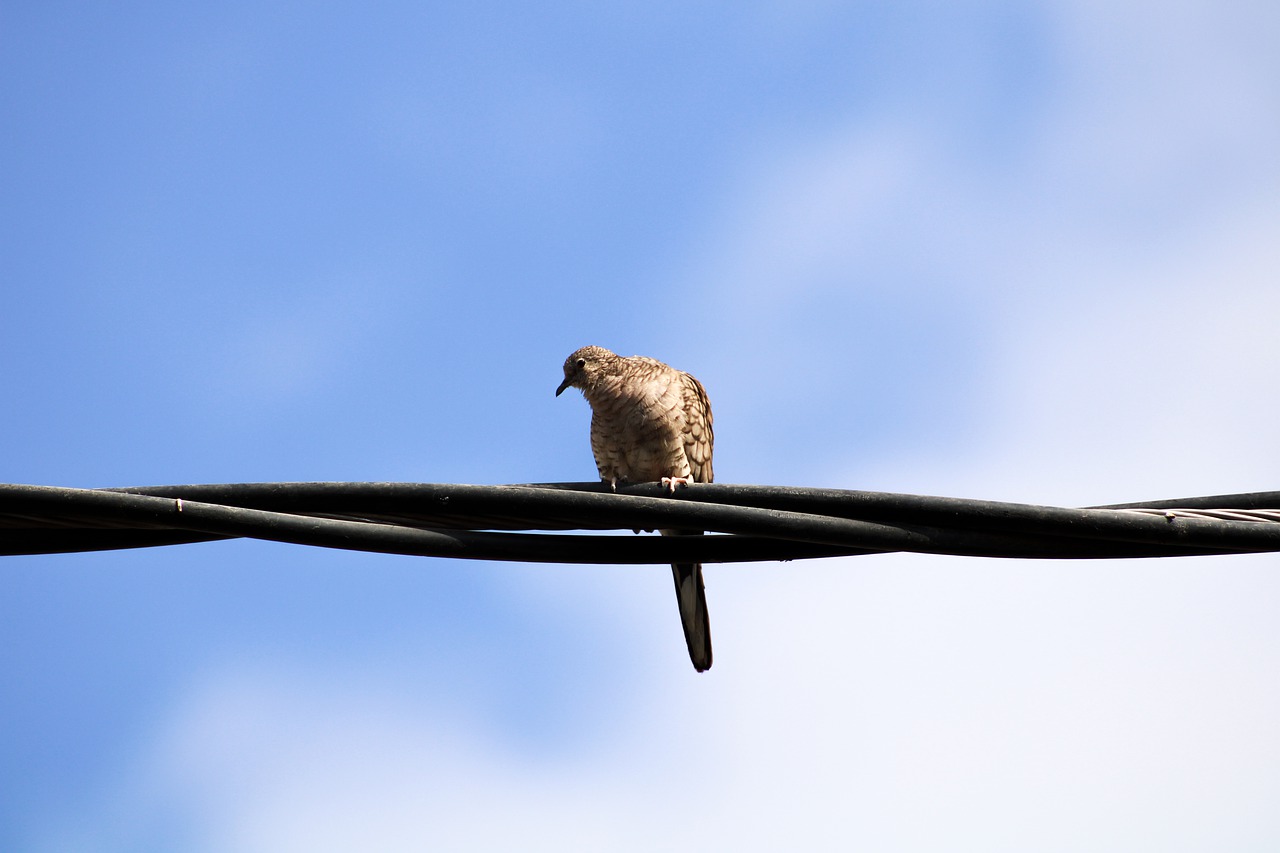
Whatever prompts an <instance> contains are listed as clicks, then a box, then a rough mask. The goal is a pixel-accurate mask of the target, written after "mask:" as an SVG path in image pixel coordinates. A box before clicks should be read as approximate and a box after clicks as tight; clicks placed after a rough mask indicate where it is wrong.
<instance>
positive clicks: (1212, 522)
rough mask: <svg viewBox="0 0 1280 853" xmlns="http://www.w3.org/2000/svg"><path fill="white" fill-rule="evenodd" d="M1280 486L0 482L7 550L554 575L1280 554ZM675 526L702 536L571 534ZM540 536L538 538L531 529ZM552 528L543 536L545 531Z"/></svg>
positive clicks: (2, 542) (0, 530) (2, 539)
mask: <svg viewBox="0 0 1280 853" xmlns="http://www.w3.org/2000/svg"><path fill="white" fill-rule="evenodd" d="M1277 521H1280V492H1261V493H1253V494H1243V495H1217V496H1208V497H1198V498H1181V499H1175V500H1161V501H1148V502H1144V503H1140V504H1123V505H1113V506H1108V507H1091V508H1069V507H1049V506H1035V505H1029V504H1017V503H1007V502H999V501H983V500H973V499H967V498H944V497H930V496H923V495H901V494H892V493H886V492H865V491H847V490H839V489H812V488H800V487H783V486H753V485H732V484H722V483H717V484H696V485H693V486H689V487H686V488H681V489H679V490H677V491H676V492H675V493H674V494H670V493H667V492H665V491H664V490H663V489H662V487H661V486H659V485H658V484H656V483H646V484H639V485H634V486H626V487H620V488H619V489H618V491H617V493H612V492H610V490H609V488H608V486H606V485H604V484H600V483H541V484H526V485H509V486H474V485H459V484H438V483H241V484H215V485H187V486H154V487H146V488H129V489H68V488H56V487H52V486H24V485H0V555H17V554H51V553H68V552H77V551H97V550H110V549H118V548H140V547H154V546H162V545H176V544H184V543H193V542H203V541H211V540H217V539H228V538H253V539H267V540H273V541H279V542H291V543H295V544H299V545H315V546H322V547H328V548H345V549H350V550H358V551H374V552H382V553H393V554H409V555H417V556H433V557H454V558H463V559H480V560H509V561H520V562H554V563H596V564H625V563H631V564H634V563H671V562H677V561H697V562H704V563H724V562H750V561H768V560H796V559H811V558H817V557H834V556H842V555H858V554H870V553H882V552H890V551H915V552H922V553H931V554H953V555H964V556H983V557H1022V558H1048V559H1108V558H1120V557H1171V556H1194V555H1205V554H1227V553H1257V552H1269V551H1280V524H1277V523H1276V522H1277ZM657 528H678V529H692V530H705V531H707V532H709V533H713V534H718V535H710V536H702V537H665V538H664V537H656V536H653V537H649V536H634V535H631V534H627V535H613V536H601V535H590V536H586V535H581V534H573V533H567V532H566V531H575V530H576V531H603V530H653V529H657ZM531 531H539V532H531ZM546 531H551V532H546Z"/></svg>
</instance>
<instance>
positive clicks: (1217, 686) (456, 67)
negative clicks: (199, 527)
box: [0, 0, 1280, 853]
mask: <svg viewBox="0 0 1280 853" xmlns="http://www.w3.org/2000/svg"><path fill="white" fill-rule="evenodd" d="M1278 41H1280V7H1278V6H1277V5H1276V4H1275V3H1273V2H1266V1H1265V0H1257V2H1252V1H1251V0H1203V2H1201V1H1200V0H1183V2H1175V3H1151V2H1129V3H1123V4H1115V3H1098V2H1091V1H1090V0H1061V2H1041V3H1034V2H1032V3H1011V2H1000V0H987V2H956V3H949V4H941V3H919V2H901V3H893V4H877V3H840V2H824V0H800V2H795V0H792V2H786V3H779V2H767V0H759V1H758V2H746V3H742V4H734V5H729V4H711V3H678V4H677V3H662V2H658V3H646V4H631V3H616V4H598V3H573V2H565V3H551V4H538V5H536V6H533V5H529V4H514V3H500V2H477V3H469V4H435V3H425V4H424V3H403V2H396V0H388V2H371V3H369V2H366V3H361V4H348V3H329V4H302V3H296V2H291V0H266V2H263V0H254V2H252V3H248V2H231V3H223V4H172V3H154V2H124V3H112V4H86V3H71V2H58V0H53V2H41V3H30V2H10V3H6V4H4V5H3V6H0V161H2V162H3V165H4V168H3V169H0V281H2V282H3V291H2V292H0V293H2V295H0V305H3V310H0V358H2V359H3V364H4V365H5V369H4V370H3V371H0V383H2V385H0V393H2V394H3V398H4V400H5V417H4V418H3V419H2V420H0V447H3V449H4V450H3V452H2V453H0V481H6V482H12V483H31V484H41V485H57V486H75V487H104V486H132V485H159V484H181V483H217V482H250V481H286V480H299V481H318V480H336V481H415V482H438V483H520V482H547V481H580V480H588V479H591V478H593V477H594V475H595V469H594V465H593V463H592V460H591V454H590V450H589V445H588V442H587V430H588V422H589V410H588V408H587V406H586V404H585V402H584V401H583V400H582V399H581V398H580V397H579V396H578V395H577V394H566V395H563V396H561V397H560V398H556V397H554V396H553V391H554V389H555V387H556V385H557V384H558V383H559V381H560V379H561V374H560V366H561V364H562V362H563V360H564V358H565V356H567V355H568V354H569V353H570V352H572V351H573V350H574V349H576V348H577V347H579V346H582V345H585V344H599V345H602V346H606V347H609V348H611V349H613V350H615V351H618V352H620V353H622V354H632V353H638V354H643V355H649V356H653V357H657V358H660V359H662V360H664V361H667V362H669V363H670V364H672V365H674V366H676V367H678V368H680V369H683V370H688V371H690V372H692V373H694V374H695V375H696V376H698V378H699V379H701V380H702V382H703V384H704V385H705V386H706V388H707V390H708V393H709V396H710V399H711V401H712V405H713V408H714V411H715V415H716V436H717V439H718V441H717V444H716V465H715V468H716V473H717V476H718V479H719V481H720V482H729V483H756V484H773V485H799V486H824V487H837V488H850V489H870V490H883V491H895V492H907V493H916V494H936V495H951V496H957V497H972V498H984V499H993V500H1011V501H1020V502H1028V503H1043V504H1050V505H1058V506H1078V505H1088V504H1101V503H1112V502H1122V501H1140V500H1144V499H1157V498H1173V497H1180V496H1191V495H1204V494H1222V493H1233V492H1246V491H1263V490H1273V489H1280V443H1277V442H1276V441H1275V439H1274V436H1275V429H1276V423H1277V420H1278V417H1280V406H1278V404H1277V402H1276V397H1275V394H1274V393H1272V390H1273V389H1274V387H1275V375H1276V365H1277V363H1280V342H1278V339H1277V335H1276V333H1275V325H1276V318H1277V317H1278V316H1280V288H1277V287H1276V286H1275V284H1276V279H1277V273H1278V272H1280V53H1278V52H1277V51H1276V50H1275V44H1276V43H1277V42H1278ZM1278 567H1280V564H1278V563H1277V558H1276V557H1274V556H1270V555H1252V556H1235V557H1216V558H1189V559H1182V560H1175V559H1161V560H1148V561H1136V560H1130V561H1102V562H1088V563H1085V562H1054V561H997V560H981V559H971V558H951V557H940V556H920V555H906V554H896V555H878V556H868V557H858V558H847V559H833V560H822V561H799V562H791V563H760V564H749V565H723V566H708V567H707V570H706V575H707V585H708V598H709V603H710V612H711V622H712V626H713V629H712V633H713V637H714V641H715V650H716V659H715V660H716V663H715V666H714V667H713V668H712V669H711V670H710V671H709V672H707V673H705V674H701V675H699V674H697V673H695V672H694V671H693V669H692V667H691V666H690V665H689V662H688V660H687V657H686V655H685V650H684V643H683V639H682V636H681V633H680V629H679V622H678V617H677V613H676V608H675V602H674V601H673V600H672V597H673V596H672V592H671V582H670V578H669V575H668V570H667V569H666V568H665V567H661V566H657V567H645V566H628V567H600V566H555V565H550V566H546V565H539V566H534V565H520V564H489V563H478V562H465V561H449V560H433V559H420V558H410V557H397V556H387V555H371V554H357V553H348V552H340V551H333V550H322V549H308V548H303V547H299V546H289V545H281V544H273V543H262V542H246V541H237V542H220V543H206V544H198V545H187V546H180V547H173V548H161V549H149V550H138V551H126V552H115V553H99V554H78V555H65V556H39V557H7V558H4V559H3V560H0V685H3V687H0V766H3V767H5V768H6V770H5V772H4V773H3V774H2V775H0V849H5V850H18V851H37V853H43V852H44V851H62V850H96V851H126V850H127V851H169V850H183V851H196V853H203V852H204V851H210V852H212V851H237V852H239V851H249V853H253V851H349V850H350V851H353V850H371V849H374V850H385V851H409V850H424V849H433V850H434V849H439V850H463V849H468V850H509V849H522V850H557V851H559V850H601V849H609V850H623V851H625V850H637V851H638V850H646V851H647V850H654V849H670V850H681V849H713V850H715V849H722V850H723V849H736V850H747V851H756V850H759V851H769V850H782V849H788V850H793V849H809V850H849V849H863V850H876V851H944V850H945V851H954V850H982V851H994V852H995V853H998V852H999V851H1024V850H1028V849H1034V850H1040V851H1076V850H1089V851H1131V850H1135V849H1146V850H1163V851H1202V850H1204V851H1208V850H1214V851H1219V850H1232V851H1253V850H1258V851H1263V850H1268V851H1269V850H1274V849H1277V846H1280V815H1278V814H1277V812H1276V809H1275V807H1274V805H1275V802H1276V800H1277V798H1278V797H1280V731H1278V730H1277V727H1276V725H1275V721H1276V720H1277V719H1280V675H1278V673H1280V618H1277V614H1278V613H1280V571H1278V570H1277V569H1278Z"/></svg>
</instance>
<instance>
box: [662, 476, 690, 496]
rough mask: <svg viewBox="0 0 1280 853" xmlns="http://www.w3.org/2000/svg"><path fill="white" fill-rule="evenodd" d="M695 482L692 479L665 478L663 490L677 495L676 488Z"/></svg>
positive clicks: (663, 479)
mask: <svg viewBox="0 0 1280 853" xmlns="http://www.w3.org/2000/svg"><path fill="white" fill-rule="evenodd" d="M692 482H693V478H692V477H663V478H662V488H664V489H666V490H667V491H669V492H671V493H672V494H675V491H676V486H687V485H689V484H690V483H692Z"/></svg>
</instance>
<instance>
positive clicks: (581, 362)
mask: <svg viewBox="0 0 1280 853" xmlns="http://www.w3.org/2000/svg"><path fill="white" fill-rule="evenodd" d="M586 366H587V360H586V359H585V358H580V359H578V367H586Z"/></svg>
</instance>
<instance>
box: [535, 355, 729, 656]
mask: <svg viewBox="0 0 1280 853" xmlns="http://www.w3.org/2000/svg"><path fill="white" fill-rule="evenodd" d="M566 388H577V389H578V390H579V391H581V392H582V396H584V397H585V398H586V399H587V402H588V403H589V404H591V453H592V455H593V456H594V457H595V460H596V468H597V469H598V470H599V472H600V479H601V480H603V481H604V482H606V483H608V484H609V486H610V488H612V489H616V488H617V486H618V483H646V482H652V481H655V480H656V481H658V482H660V483H662V485H663V486H664V487H665V488H667V489H670V490H671V491H672V492H674V491H675V490H676V487H678V486H687V485H688V484H690V483H710V482H711V480H712V472H711V451H712V446H713V445H714V443H715V436H714V433H713V432H712V429H711V420H712V418H711V403H710V401H708V399H707V392H706V389H705V388H703V387H702V383H701V382H699V381H698V380H697V379H695V378H694V377H693V376H691V375H690V374H688V373H685V372H683V371H680V370H676V369H675V368H673V367H669V366H668V365H666V364H663V363H662V362H661V361H658V360H657V359H653V358H646V357H644V356H639V355H633V356H620V355H617V354H615V353H613V352H610V351H609V350H607V349H605V348H604V347H598V346H586V347H582V348H581V349H579V350H576V351H574V352H573V353H572V354H571V355H570V356H569V357H568V358H567V359H565V362H564V381H563V382H561V383H560V387H558V388H556V396H557V397H559V396H560V395H561V394H562V393H563V392H564V390H565V389H566ZM659 532H660V533H661V534H662V535H664V536H682V535H683V536H688V535H701V533H702V531H701V530H661V531H659ZM671 572H672V575H673V576H674V578H675V585H676V601H677V603H678V604H679V606H680V624H681V626H682V627H683V628H684V639H685V644H686V645H687V646H688V647H689V659H690V660H691V661H692V662H693V667H694V669H696V670H697V671H698V672H705V671H706V670H708V669H710V668H711V626H710V620H709V619H708V616H707V593H706V585H705V583H704V582H703V578H702V564H701V563H675V564H673V565H672V566H671Z"/></svg>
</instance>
